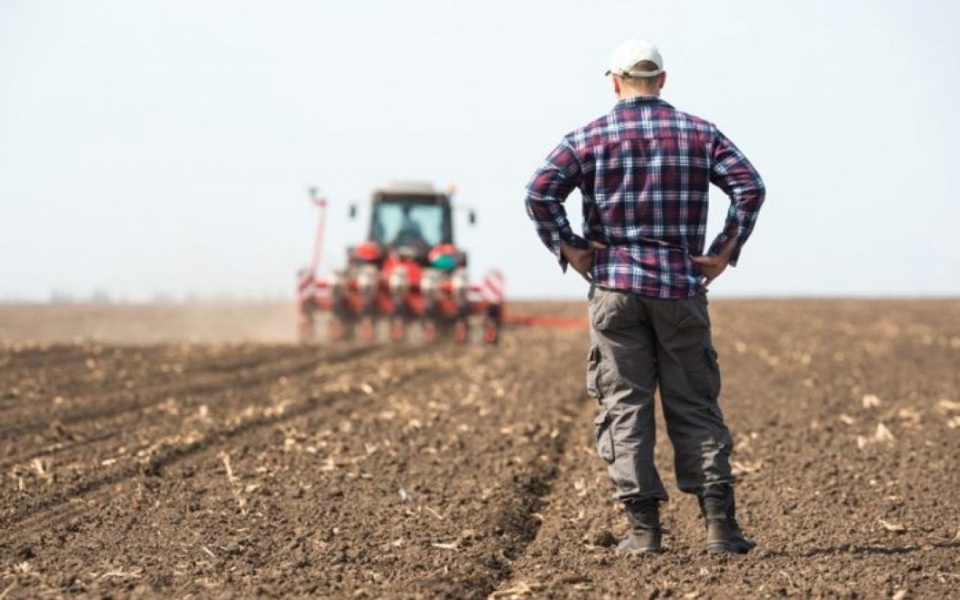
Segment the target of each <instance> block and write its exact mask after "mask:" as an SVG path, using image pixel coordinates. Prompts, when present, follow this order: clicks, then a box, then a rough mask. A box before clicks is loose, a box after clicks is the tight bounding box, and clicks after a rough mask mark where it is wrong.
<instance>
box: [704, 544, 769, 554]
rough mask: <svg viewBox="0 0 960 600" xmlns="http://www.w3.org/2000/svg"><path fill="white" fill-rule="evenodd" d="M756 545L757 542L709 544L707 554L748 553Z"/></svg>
mask: <svg viewBox="0 0 960 600" xmlns="http://www.w3.org/2000/svg"><path fill="white" fill-rule="evenodd" d="M756 547H757V545H756V544H749V545H742V544H709V545H708V546H707V554H746V553H747V552H750V551H751V550H753V549H754V548H756Z"/></svg>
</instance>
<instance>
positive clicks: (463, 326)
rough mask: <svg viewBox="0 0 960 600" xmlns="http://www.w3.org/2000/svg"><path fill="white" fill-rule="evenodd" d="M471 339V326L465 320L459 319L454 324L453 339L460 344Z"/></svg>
mask: <svg viewBox="0 0 960 600" xmlns="http://www.w3.org/2000/svg"><path fill="white" fill-rule="evenodd" d="M469 339H470V327H469V326H468V325H467V322H466V321H464V320H460V321H457V322H456V323H455V324H454V325H453V341H454V342H456V343H458V344H465V343H467V341H468V340H469Z"/></svg>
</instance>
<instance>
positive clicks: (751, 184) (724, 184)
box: [708, 131, 766, 266]
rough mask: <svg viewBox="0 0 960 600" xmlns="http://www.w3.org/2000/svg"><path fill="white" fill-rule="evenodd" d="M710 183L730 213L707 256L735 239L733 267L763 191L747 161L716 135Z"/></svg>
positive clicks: (758, 206)
mask: <svg viewBox="0 0 960 600" xmlns="http://www.w3.org/2000/svg"><path fill="white" fill-rule="evenodd" d="M710 183H712V184H714V185H716V186H717V187H719V188H720V189H721V190H723V192H724V193H725V194H726V195H727V196H728V197H729V198H730V209H729V210H728V211H727V219H726V222H725V223H724V226H723V231H721V232H720V234H719V235H718V236H717V237H716V239H714V240H713V243H712V244H711V245H710V250H709V252H708V254H711V255H715V254H717V253H718V252H719V251H720V249H721V248H722V247H723V246H724V244H726V243H727V242H728V241H729V240H731V239H736V240H737V242H736V245H735V246H734V249H733V253H732V254H731V255H730V264H731V265H733V266H736V264H737V260H738V259H739V258H740V250H741V249H742V248H743V245H744V244H745V243H746V241H747V238H749V237H750V233H751V232H752V231H753V226H754V224H755V223H756V221H757V215H758V214H759V213H760V206H761V205H762V204H763V200H764V197H765V196H766V188H765V187H764V184H763V180H762V179H761V178H760V174H759V173H757V170H756V169H755V168H754V167H753V165H752V164H750V161H749V160H747V157H746V156H744V154H743V153H742V152H740V150H739V149H738V148H737V147H736V146H735V145H734V144H733V142H731V141H730V140H729V139H727V137H726V136H724V135H723V134H722V133H721V132H720V131H716V137H715V138H714V146H713V165H712V168H711V171H710Z"/></svg>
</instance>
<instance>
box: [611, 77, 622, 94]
mask: <svg viewBox="0 0 960 600" xmlns="http://www.w3.org/2000/svg"><path fill="white" fill-rule="evenodd" d="M610 79H611V80H612V81H613V93H614V94H615V95H616V96H617V98H619V97H620V79H619V78H617V77H612V76H611V77H610Z"/></svg>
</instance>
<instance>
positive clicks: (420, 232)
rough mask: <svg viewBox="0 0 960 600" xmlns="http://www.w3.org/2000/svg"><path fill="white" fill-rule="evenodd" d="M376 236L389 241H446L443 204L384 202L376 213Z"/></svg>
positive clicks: (433, 244) (374, 231)
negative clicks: (444, 237) (444, 238)
mask: <svg viewBox="0 0 960 600" xmlns="http://www.w3.org/2000/svg"><path fill="white" fill-rule="evenodd" d="M373 237H374V239H375V240H376V241H378V242H380V243H381V244H386V245H417V244H423V243H425V244H427V245H428V246H435V245H437V244H439V243H441V242H442V241H443V207H441V206H438V205H435V204H406V203H403V204H401V203H390V202H381V203H379V204H377V209H376V213H375V214H374V217H373Z"/></svg>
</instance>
